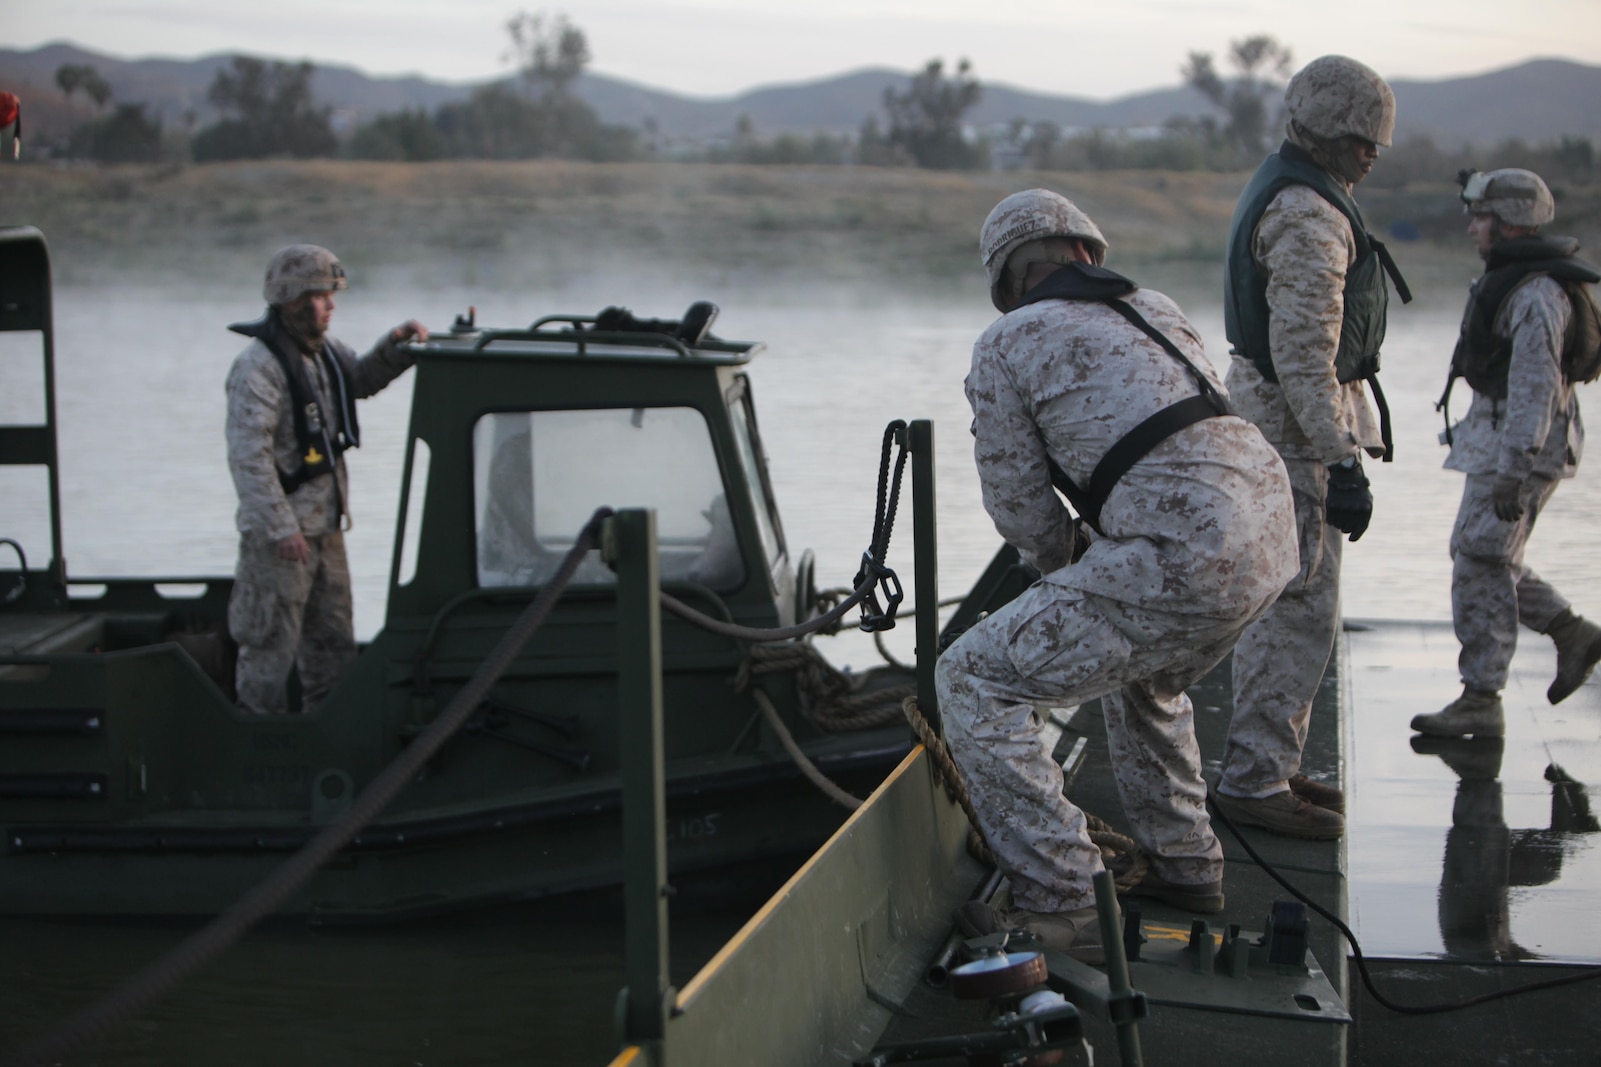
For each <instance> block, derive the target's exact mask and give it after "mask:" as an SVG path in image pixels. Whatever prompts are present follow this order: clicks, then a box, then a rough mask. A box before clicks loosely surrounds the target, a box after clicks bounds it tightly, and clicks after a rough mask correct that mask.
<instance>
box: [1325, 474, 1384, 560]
mask: <svg viewBox="0 0 1601 1067" xmlns="http://www.w3.org/2000/svg"><path fill="white" fill-rule="evenodd" d="M1323 509H1324V512H1325V515H1326V517H1327V519H1328V523H1329V525H1330V526H1332V527H1334V528H1335V529H1336V530H1339V531H1341V532H1342V533H1347V534H1350V535H1351V540H1353V541H1356V540H1359V539H1360V538H1361V537H1362V535H1363V534H1364V533H1366V532H1367V528H1368V522H1369V520H1371V519H1372V518H1373V493H1372V492H1371V491H1370V490H1369V489H1368V479H1367V475H1365V474H1363V473H1362V461H1361V460H1360V459H1358V458H1357V457H1356V456H1351V457H1350V458H1349V459H1344V460H1341V461H1340V462H1339V463H1331V464H1329V491H1328V496H1327V497H1326V498H1325V499H1324V504H1323Z"/></svg>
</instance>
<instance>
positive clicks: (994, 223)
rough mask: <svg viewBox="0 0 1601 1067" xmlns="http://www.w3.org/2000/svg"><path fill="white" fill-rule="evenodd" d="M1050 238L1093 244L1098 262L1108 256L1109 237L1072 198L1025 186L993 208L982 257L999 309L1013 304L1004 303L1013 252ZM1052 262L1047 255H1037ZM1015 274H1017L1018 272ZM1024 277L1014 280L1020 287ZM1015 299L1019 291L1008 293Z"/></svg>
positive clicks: (981, 235) (982, 238) (983, 235)
mask: <svg viewBox="0 0 1601 1067" xmlns="http://www.w3.org/2000/svg"><path fill="white" fill-rule="evenodd" d="M1049 237H1067V238H1076V239H1078V240H1080V241H1083V242H1084V243H1085V244H1086V245H1089V246H1090V249H1091V252H1092V254H1093V255H1094V257H1095V261H1096V262H1097V263H1099V262H1100V261H1101V260H1102V259H1104V258H1105V257H1106V247H1107V246H1106V238H1105V237H1104V236H1102V235H1101V231H1100V228H1099V227H1098V226H1096V225H1095V223H1094V222H1093V221H1092V220H1091V219H1090V217H1089V216H1088V215H1086V214H1084V212H1082V211H1080V210H1079V209H1078V207H1077V206H1076V205H1074V203H1073V201H1071V200H1069V199H1068V198H1067V197H1065V196H1062V195H1061V194H1060V193H1053V192H1051V191H1050V190H1049V189H1025V190H1023V191H1022V192H1020V193H1013V194H1012V195H1011V196H1009V197H1007V198H1006V199H1004V200H1002V201H1001V202H1000V203H999V204H996V205H995V207H994V208H993V209H992V210H991V211H990V213H989V217H988V218H986V219H985V220H984V226H983V229H982V230H980V231H979V239H978V247H979V256H980V258H982V260H983V261H984V272H985V274H986V275H987V276H988V278H989V284H990V300H991V302H993V303H994V304H995V306H996V308H997V309H999V310H1001V311H1006V310H1008V308H1009V307H1010V306H1011V305H1010V304H1006V305H1003V303H1002V296H1003V293H1002V286H1003V283H1005V282H1006V280H1007V278H1006V265H1007V262H1008V260H1010V259H1011V258H1012V255H1013V253H1014V252H1017V251H1019V250H1020V249H1022V248H1023V246H1024V245H1034V246H1035V247H1036V248H1038V247H1040V246H1038V245H1037V244H1036V242H1040V241H1043V240H1044V239H1046V238H1049ZM1036 258H1037V259H1038V261H1041V262H1044V261H1050V259H1049V257H1048V256H1040V257H1036ZM1013 273H1014V274H1016V273H1018V272H1016V271H1014V272H1013ZM1020 286H1021V278H1018V279H1016V280H1015V281H1014V283H1013V288H1020ZM1009 295H1010V296H1011V297H1012V300H1013V302H1015V300H1016V298H1017V297H1019V296H1021V295H1022V294H1021V293H1020V292H1018V293H1011V294H1009Z"/></svg>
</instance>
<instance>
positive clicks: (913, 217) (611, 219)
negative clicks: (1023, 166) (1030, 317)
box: [0, 161, 1601, 290]
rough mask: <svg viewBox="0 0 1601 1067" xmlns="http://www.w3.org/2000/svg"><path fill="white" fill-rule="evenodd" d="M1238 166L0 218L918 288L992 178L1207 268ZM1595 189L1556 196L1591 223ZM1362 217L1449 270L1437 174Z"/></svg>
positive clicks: (1128, 265)
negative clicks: (1061, 201) (1066, 200)
mask: <svg viewBox="0 0 1601 1067" xmlns="http://www.w3.org/2000/svg"><path fill="white" fill-rule="evenodd" d="M1245 177H1246V176H1245V175H1243V174H1208V173H1164V172H1158V171H1131V172H1117V173H1073V174H1060V173H1051V174H1037V173H1027V172H1023V173H1015V172H1014V173H989V172H985V173H972V174H965V173H938V172H930V171H917V170H907V169H886V168H870V167H747V166H727V165H724V166H717V165H692V164H675V163H626V164H584V163H568V162H529V163H490V162H447V163H434V164H389V163H356V162H337V161H311V162H264V163H238V164H219V165H209V166H187V167H149V168H140V167H117V168H89V167H59V166H49V165H33V166H7V167H3V168H0V223H28V224H31V225H35V226H38V227H39V228H40V229H42V230H43V231H44V232H45V233H46V235H47V236H48V238H49V239H50V241H51V246H52V249H53V251H54V258H55V262H56V270H57V277H58V279H60V280H61V281H62V282H64V283H67V284H99V283H102V282H106V281H111V280H117V281H126V280H127V279H128V277H129V276H130V274H132V275H139V276H144V277H149V278H152V279H168V278H175V279H188V280H191V281H193V282H194V283H195V284H204V283H206V282H210V281H215V282H224V283H228V284H234V283H236V282H237V281H240V280H245V279H250V278H253V277H255V276H257V274H258V272H259V270H260V264H261V263H262V262H263V261H264V259H265V257H266V256H267V255H268V254H270V252H271V251H272V250H273V249H275V248H277V247H280V246H281V245H283V244H286V243H290V242H293V241H312V242H316V243H319V244H326V245H329V246H331V247H333V248H334V249H336V250H337V251H338V252H339V254H340V255H341V256H342V257H343V258H344V259H345V260H346V262H347V264H349V265H350V266H351V267H352V269H353V270H355V271H359V272H361V273H362V274H364V275H367V276H368V277H373V276H377V275H385V274H390V275H392V274H393V272H397V271H399V272H403V273H404V275H405V277H406V278H407V280H409V281H412V282H415V283H419V284H445V285H465V286H493V287H505V288H515V287H521V286H542V287H552V286H555V287H559V286H560V284H561V281H562V279H563V278H565V277H570V276H574V275H577V274H586V273H588V274H598V273H604V272H608V271H623V270H626V271H628V272H629V273H631V274H635V275H638V274H640V273H647V274H648V273H652V272H658V271H659V272H666V273H670V274H671V275H674V276H682V275H686V274H699V275H702V276H708V277H714V278H718V279H727V278H745V279H750V280H759V281H760V282H761V283H762V284H775V283H777V284H782V283H786V282H805V283H808V284H821V285H837V286H840V287H842V288H859V287H861V286H863V285H865V284H872V283H874V282H879V281H883V280H885V279H889V280H892V281H894V282H895V283H897V284H898V285H903V286H913V287H923V288H933V289H936V290H939V289H945V288H955V287H958V286H962V287H970V286H971V285H972V284H973V283H974V281H975V280H976V279H977V278H978V275H977V270H978V266H977V260H976V254H975V246H976V240H977V233H978V228H979V225H980V223H981V222H982V221H983V219H984V216H985V214H986V213H987V212H988V210H989V209H990V207H992V206H993V205H994V204H995V202H996V201H997V200H999V199H1000V198H1001V197H1002V196H1005V195H1006V194H1007V193H1010V192H1013V191H1015V190H1017V189H1020V188H1027V187H1029V186H1033V185H1044V186H1047V187H1050V188H1054V189H1058V190H1059V191H1061V192H1063V193H1065V194H1067V195H1068V196H1070V197H1072V198H1073V199H1074V200H1075V201H1076V202H1077V203H1078V204H1079V205H1080V206H1081V207H1082V208H1084V209H1085V210H1086V211H1088V212H1089V213H1090V215H1091V216H1092V217H1094V218H1095V219H1096V221H1097V222H1098V223H1099V225H1100V226H1101V228H1102V229H1103V230H1104V231H1105V232H1106V234H1107V236H1108V237H1109V239H1110V240H1111V242H1112V246H1113V251H1112V260H1111V264H1112V265H1116V266H1121V267H1122V268H1123V269H1125V270H1128V271H1129V272H1131V273H1137V275H1138V276H1139V277H1141V278H1142V279H1145V280H1148V281H1149V282H1151V283H1152V284H1161V283H1162V281H1163V278H1164V276H1170V275H1172V276H1176V275H1178V274H1183V275H1185V276H1188V277H1192V278H1193V277H1194V276H1195V275H1196V273H1197V272H1198V271H1199V272H1203V273H1212V272H1215V271H1216V270H1217V269H1218V266H1219V264H1220V262H1221V257H1222V252H1223V245H1224V240H1225V237H1226V233H1227V228H1228V220H1229V216H1230V213H1231V212H1232V210H1233V206H1234V200H1235V197H1236V196H1237V195H1238V193H1239V190H1240V188H1241V186H1242V185H1243V183H1244V180H1245ZM1597 199H1598V198H1597V196H1596V195H1595V191H1593V190H1591V191H1583V192H1581V193H1576V194H1570V195H1569V197H1568V201H1569V203H1567V204H1565V207H1564V210H1565V212H1566V214H1567V216H1568V217H1569V218H1571V219H1574V220H1576V221H1578V222H1580V223H1581V226H1580V229H1581V235H1582V231H1583V230H1590V229H1595V228H1597V225H1598V223H1597V220H1598V218H1601V212H1598V211H1597V210H1596V201H1597ZM1362 200H1363V203H1364V205H1365V206H1366V208H1367V210H1368V211H1369V213H1370V215H1371V217H1372V222H1373V224H1374V228H1375V229H1376V230H1381V231H1382V230H1385V229H1387V228H1388V226H1389V225H1390V224H1391V223H1393V222H1396V221H1400V220H1405V221H1409V222H1411V223H1412V224H1413V225H1414V227H1415V228H1416V229H1417V230H1418V231H1419V232H1421V234H1422V235H1423V239H1422V240H1420V241H1414V242H1411V243H1409V244H1408V246H1407V247H1406V248H1405V250H1404V251H1402V250H1401V249H1399V248H1398V254H1399V256H1400V258H1402V260H1403V262H1406V263H1408V264H1409V265H1411V264H1415V265H1416V266H1415V269H1417V270H1419V271H1420V272H1421V273H1422V274H1423V275H1425V277H1424V278H1423V279H1422V280H1423V281H1424V282H1427V281H1428V280H1429V278H1428V276H1429V275H1430V274H1431V273H1432V272H1434V271H1435V270H1437V269H1438V270H1441V271H1448V272H1450V273H1452V274H1453V275H1457V274H1460V273H1461V260H1462V254H1463V251H1464V249H1463V247H1462V245H1461V240H1462V239H1461V238H1460V235H1459V230H1460V223H1461V217H1460V215H1459V214H1458V213H1457V208H1456V206H1455V201H1454V187H1452V186H1450V185H1448V184H1441V185H1439V186H1429V187H1409V188H1407V189H1403V190H1399V191H1390V190H1379V189H1374V190H1367V189H1364V190H1363V191H1362Z"/></svg>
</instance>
